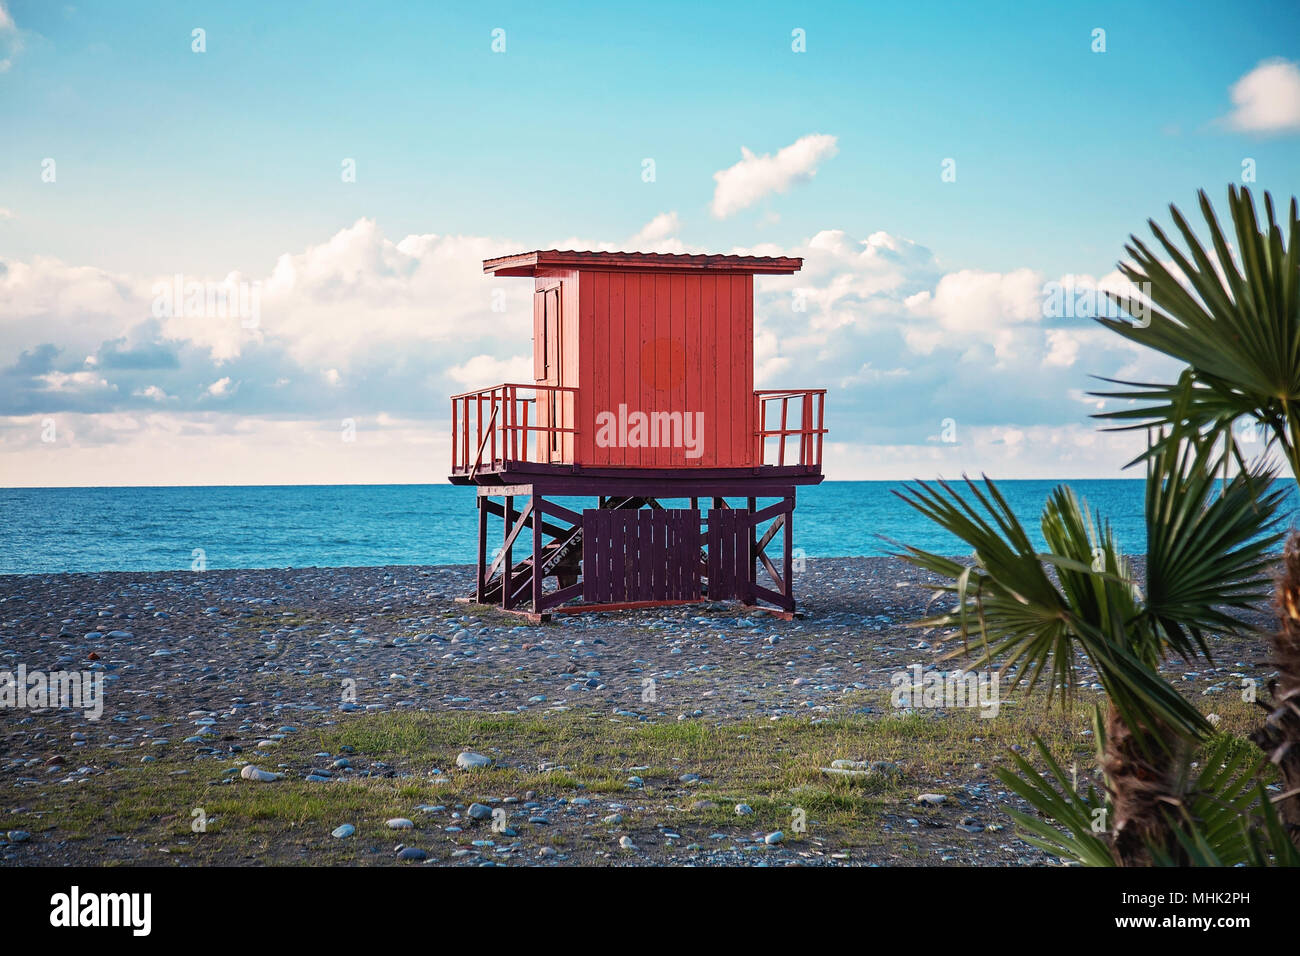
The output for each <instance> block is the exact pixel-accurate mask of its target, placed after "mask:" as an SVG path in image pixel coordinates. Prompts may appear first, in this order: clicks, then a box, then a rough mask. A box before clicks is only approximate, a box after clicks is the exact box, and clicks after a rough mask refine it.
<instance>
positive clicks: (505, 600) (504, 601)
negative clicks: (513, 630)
mask: <svg viewBox="0 0 1300 956" xmlns="http://www.w3.org/2000/svg"><path fill="white" fill-rule="evenodd" d="M505 497H506V510H505V521H504V522H503V523H502V525H501V534H502V538H501V550H502V551H503V552H504V555H503V558H504V560H503V561H502V563H501V608H502V610H505V611H508V610H510V604H511V601H510V590H511V589H510V578H511V571H510V569H511V568H513V567H514V566H515V565H514V562H513V561H511V560H510V553H511V551H513V550H514V549H513V545H514V540H515V539H514V538H513V537H512V536H511V534H510V531H511V530H512V526H513V525H514V523H515V499H514V496H513V495H506V496H505Z"/></svg>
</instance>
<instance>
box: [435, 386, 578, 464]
mask: <svg viewBox="0 0 1300 956" xmlns="http://www.w3.org/2000/svg"><path fill="white" fill-rule="evenodd" d="M576 392H577V389H576V388H570V387H568V386H563V385H513V384H506V385H494V386H492V387H491V388H484V389H480V390H479V391H477V392H465V393H463V394H461V395H453V396H452V397H451V473H452V474H453V475H469V476H471V477H473V476H474V475H476V474H478V473H479V472H480V471H496V470H499V469H500V468H501V467H502V466H503V465H505V464H507V463H509V462H519V461H530V462H566V461H570V460H571V459H572V456H573V438H572V437H571V436H573V435H576V434H577V430H576V429H575V428H574V427H573V409H574V405H575V404H576V401H575V393H576ZM539 403H540V405H539ZM530 406H537V407H534V408H532V411H531V413H530Z"/></svg>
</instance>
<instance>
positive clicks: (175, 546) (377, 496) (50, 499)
mask: <svg viewBox="0 0 1300 956" xmlns="http://www.w3.org/2000/svg"><path fill="white" fill-rule="evenodd" d="M1062 483H1064V484H1068V485H1070V486H1071V487H1072V488H1073V489H1074V490H1075V492H1076V493H1077V494H1078V495H1079V496H1081V497H1082V498H1083V499H1084V500H1085V501H1086V502H1087V503H1088V506H1089V507H1090V509H1092V511H1093V512H1094V513H1097V514H1100V515H1102V516H1103V517H1105V518H1106V519H1107V520H1109V521H1110V523H1111V525H1112V527H1113V528H1114V530H1115V532H1116V534H1117V535H1118V537H1119V541H1120V545H1121V547H1122V548H1123V549H1124V551H1126V552H1128V553H1130V554H1139V553H1141V552H1142V551H1144V550H1145V548H1146V538H1145V534H1144V529H1143V521H1142V509H1143V485H1144V482H1143V481H1142V480H1141V479H1109V480H1077V481H1067V482H1058V481H1003V482H999V483H998V488H999V489H1000V490H1001V491H1002V493H1003V495H1004V496H1005V497H1006V498H1007V500H1008V503H1009V504H1010V505H1011V507H1012V509H1013V510H1014V511H1015V513H1016V515H1017V516H1018V517H1019V518H1020V520H1021V522H1022V523H1023V524H1024V525H1025V527H1026V529H1027V530H1028V531H1029V533H1030V535H1031V536H1032V538H1033V539H1034V541H1035V542H1036V544H1037V546H1038V547H1043V546H1044V545H1043V541H1042V538H1041V535H1040V533H1039V518H1040V516H1041V514H1042V508H1043V504H1044V502H1045V500H1046V499H1047V496H1048V494H1049V493H1050V492H1051V491H1052V489H1053V488H1055V487H1057V486H1058V485H1059V484H1062ZM903 487H904V486H903V484H901V483H898V482H888V481H827V482H824V483H823V484H821V485H818V486H816V487H811V488H801V489H799V494H798V505H797V508H796V511H795V521H794V543H795V547H796V548H797V549H800V550H801V551H802V552H803V555H804V556H806V557H809V558H832V557H858V556H868V555H883V554H890V553H892V552H893V551H894V550H895V548H896V546H897V545H902V544H908V545H913V546H915V547H919V548H923V549H925V550H928V551H935V552H938V553H940V554H953V555H956V554H962V553H964V552H965V551H966V549H965V547H964V546H963V545H962V544H961V542H959V541H957V540H956V539H955V538H953V537H952V536H951V535H949V534H948V533H947V532H945V531H943V530H942V529H941V528H939V527H938V526H937V525H935V524H934V523H932V522H931V521H929V520H928V519H927V518H925V517H923V516H922V515H920V514H918V513H917V512H916V511H915V510H914V509H912V508H911V507H910V506H909V505H907V504H906V503H905V502H904V501H902V500H901V499H900V498H899V497H898V496H897V494H896V492H897V491H899V490H901V489H902V488H903ZM562 503H563V504H564V505H565V506H566V507H570V508H575V506H588V507H594V505H595V502H594V501H583V500H581V499H571V500H567V501H564V502H562ZM665 504H667V505H668V506H670V507H671V506H674V505H677V506H681V505H682V504H683V503H682V502H665ZM733 504H741V505H743V502H740V501H733ZM1293 514H1294V512H1293ZM0 515H2V516H3V520H2V521H0V574H33V573H49V572H89V571H174V570H195V569H213V570H215V569H220V568H286V567H368V566H380V565H438V564H469V563H472V562H473V560H474V544H475V533H476V519H475V508H474V491H473V490H472V489H470V488H463V487H455V486H452V485H292V486H256V487H236V486H223V487H193V488H185V487H165V488H4V489H0ZM1292 523H1294V519H1293V520H1292ZM492 535H493V542H492V543H493V546H495V545H496V544H497V541H498V539H499V535H500V525H499V523H496V522H495V519H494V524H493V526H492ZM528 538H529V535H521V536H520V542H519V544H518V545H517V546H516V549H515V553H516V555H520V556H521V555H523V554H526V553H527V550H528V544H527V539H528ZM779 541H780V535H778V536H777V538H776V540H775V541H774V542H773V546H772V547H771V548H770V549H769V550H770V551H771V552H772V553H779V551H780V547H779Z"/></svg>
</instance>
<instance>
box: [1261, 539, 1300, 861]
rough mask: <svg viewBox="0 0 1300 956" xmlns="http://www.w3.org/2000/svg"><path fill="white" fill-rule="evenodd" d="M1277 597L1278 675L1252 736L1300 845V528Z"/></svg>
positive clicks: (1275, 643)
mask: <svg viewBox="0 0 1300 956" xmlns="http://www.w3.org/2000/svg"><path fill="white" fill-rule="evenodd" d="M1276 599H1277V611H1278V617H1279V622H1278V629H1277V631H1275V632H1274V633H1273V635H1272V638H1271V643H1272V645H1273V646H1272V652H1273V653H1272V657H1273V665H1274V666H1275V667H1276V668H1277V679H1276V680H1274V681H1271V682H1270V683H1269V694H1270V696H1271V698H1272V699H1271V701H1270V705H1271V709H1270V710H1269V715H1268V718H1267V720H1266V721H1265V723H1264V726H1262V727H1260V728H1259V729H1258V730H1256V731H1255V732H1254V733H1252V734H1251V735H1250V739H1251V740H1252V741H1254V742H1255V744H1256V745H1257V746H1259V748H1260V749H1261V750H1263V751H1264V753H1266V754H1267V755H1268V759H1269V760H1271V761H1272V762H1273V763H1274V764H1276V765H1277V768H1278V770H1279V771H1280V772H1281V774H1282V787H1283V792H1284V794H1286V796H1284V797H1283V798H1282V799H1281V800H1279V801H1278V803H1277V811H1278V816H1279V817H1280V818H1281V820H1282V823H1283V824H1284V825H1286V826H1287V828H1288V829H1289V831H1290V834H1291V840H1292V842H1293V843H1295V844H1296V846H1297V847H1300V532H1298V533H1296V534H1293V535H1291V538H1290V540H1289V541H1287V543H1286V551H1285V552H1284V554H1283V556H1282V573H1281V576H1280V577H1279V578H1278V582H1277V593H1276ZM1266 709H1267V708H1266Z"/></svg>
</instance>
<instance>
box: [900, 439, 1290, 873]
mask: <svg viewBox="0 0 1300 956" xmlns="http://www.w3.org/2000/svg"><path fill="white" fill-rule="evenodd" d="M1218 447H1219V446H1218V444H1217V443H1215V442H1214V441H1212V440H1208V439H1205V438H1202V437H1200V436H1197V435H1184V436H1182V439H1181V440H1180V441H1178V442H1176V443H1170V442H1168V441H1165V442H1162V443H1161V444H1160V445H1159V446H1158V447H1156V448H1154V449H1153V452H1152V454H1151V455H1150V456H1149V458H1148V461H1147V483H1146V502H1145V512H1146V527H1147V552H1146V575H1145V580H1144V586H1142V587H1140V588H1139V587H1138V585H1137V580H1136V576H1135V574H1134V572H1133V569H1132V568H1131V567H1130V565H1129V563H1128V561H1127V560H1126V559H1125V558H1124V556H1123V553H1122V552H1121V550H1120V547H1119V544H1118V542H1117V541H1116V539H1115V536H1114V535H1113V533H1112V532H1111V529H1110V527H1109V525H1108V524H1106V523H1105V522H1098V521H1097V520H1095V519H1094V518H1093V516H1092V514H1091V513H1090V512H1089V510H1088V509H1087V507H1086V505H1084V504H1082V503H1081V502H1080V501H1079V499H1078V498H1076V496H1075V495H1074V493H1073V492H1072V491H1071V490H1070V489H1069V488H1068V487H1066V486H1062V487H1060V488H1057V489H1056V490H1055V491H1054V492H1053V493H1052V495H1051V496H1050V497H1049V499H1048V501H1047V503H1046V505H1045V506H1044V509H1043V514H1042V522H1041V528H1042V535H1043V538H1044V540H1045V541H1046V543H1047V551H1046V552H1042V553H1040V552H1039V551H1037V550H1036V549H1035V548H1034V546H1033V544H1032V542H1031V541H1030V538H1029V536H1028V534H1027V533H1026V532H1025V530H1024V528H1023V527H1022V526H1021V524H1020V522H1019V520H1018V519H1017V518H1016V516H1015V515H1014V514H1013V513H1012V511H1011V508H1010V507H1009V506H1008V504H1007V502H1006V500H1005V499H1004V498H1003V496H1002V495H1001V493H1000V492H999V491H998V489H997V486H996V485H995V484H994V483H993V482H992V481H990V480H988V479H987V478H985V480H984V487H983V489H981V487H980V486H979V485H978V484H976V483H975V482H973V481H969V480H967V482H966V484H967V490H968V491H969V494H970V498H971V499H972V500H967V498H966V497H964V496H963V494H962V493H961V491H960V490H959V489H958V488H955V487H953V486H951V485H949V484H947V483H945V482H942V481H941V482H938V483H937V484H934V485H931V484H927V483H925V482H917V483H915V484H912V485H909V486H907V487H906V488H905V490H904V491H902V492H899V496H900V497H901V498H902V499H903V500H904V501H906V502H907V503H908V504H909V505H911V506H912V507H914V508H916V509H917V510H918V511H919V512H921V513H922V514H924V515H925V516H926V517H928V518H930V519H931V520H933V521H935V522H936V523H937V524H939V525H940V526H941V527H943V528H945V529H946V530H947V531H949V532H951V533H952V534H954V535H955V536H956V537H958V538H959V539H961V540H962V541H963V542H964V543H965V544H966V545H967V546H968V547H970V548H971V549H972V551H973V557H972V559H971V561H970V563H963V562H961V561H957V560H954V559H952V558H948V557H944V556H942V555H938V554H934V553H931V552H927V551H923V550H921V549H919V548H915V547H910V546H903V547H902V550H900V551H899V552H898V556H899V557H902V558H903V559H904V560H906V561H908V562H909V563H911V564H913V565H915V566H917V567H920V568H923V569H925V570H927V571H931V572H933V573H935V574H937V575H939V577H940V578H941V579H942V582H941V583H938V584H935V585H933V589H934V591H935V594H936V597H941V598H943V599H945V600H947V601H951V602H955V603H953V604H952V606H951V607H950V608H949V609H947V610H944V611H942V612H940V613H939V614H937V615H935V616H933V617H930V618H928V619H927V620H924V621H920V622H918V625H919V626H929V627H945V628H956V631H957V633H959V634H960V636H961V638H962V643H963V646H962V647H961V648H957V649H956V650H954V651H952V652H951V653H950V654H949V655H948V656H949V657H952V656H955V655H958V654H963V653H967V652H968V651H969V650H970V647H969V645H970V639H971V637H972V635H976V634H977V635H978V637H979V639H980V647H979V650H978V651H977V655H976V660H975V662H974V665H973V666H977V667H978V666H984V665H991V664H993V663H998V664H999V665H1000V668H999V673H1000V674H1001V673H1003V672H1005V671H1008V670H1011V669H1014V670H1015V679H1014V681H1013V688H1014V686H1016V685H1018V684H1019V683H1020V682H1021V681H1022V680H1024V681H1027V684H1028V688H1029V689H1032V688H1033V687H1034V686H1035V685H1036V684H1037V683H1038V682H1039V680H1040V679H1041V678H1043V677H1044V675H1046V676H1047V679H1048V681H1049V684H1048V696H1049V699H1050V698H1051V697H1052V696H1053V695H1054V694H1055V692H1056V690H1057V688H1059V689H1060V690H1061V692H1062V695H1063V696H1064V697H1065V698H1066V699H1069V698H1071V697H1072V696H1073V694H1074V692H1075V690H1076V689H1077V687H1078V686H1079V683H1080V676H1079V673H1078V669H1077V663H1078V662H1077V658H1078V656H1079V654H1080V653H1081V654H1082V656H1083V657H1085V658H1086V659H1087V660H1088V662H1089V663H1090V664H1091V665H1092V667H1093V669H1094V670H1095V671H1096V674H1097V680H1098V681H1099V682H1100V683H1101V685H1102V687H1103V688H1104V690H1105V692H1106V695H1107V698H1108V704H1107V708H1106V712H1105V716H1104V720H1099V721H1098V726H1097V730H1098V732H1099V734H1098V736H1099V738H1100V741H1101V754H1100V757H1101V761H1102V769H1103V770H1104V773H1105V776H1106V780H1107V785H1108V789H1109V791H1110V810H1109V813H1110V817H1111V819H1110V820H1109V828H1108V829H1109V830H1110V832H1111V833H1112V834H1113V837H1112V839H1111V841H1110V844H1109V846H1108V847H1106V846H1105V845H1103V844H1102V843H1100V842H1098V843H1097V845H1094V846H1093V847H1092V848H1091V853H1092V857H1091V858H1096V857H1097V855H1098V854H1099V853H1100V854H1102V855H1104V854H1105V852H1109V853H1110V854H1111V855H1112V856H1113V859H1114V860H1115V862H1117V863H1119V864H1121V865H1137V864H1145V863H1151V862H1155V861H1157V860H1158V859H1162V858H1169V859H1175V860H1176V859H1182V858H1184V857H1185V855H1186V852H1187V851H1186V849H1185V847H1184V843H1185V841H1187V840H1188V839H1189V836H1188V835H1189V834H1191V833H1195V832H1197V831H1196V826H1197V825H1198V818H1197V817H1195V816H1192V817H1189V818H1188V820H1187V825H1182V824H1180V821H1179V817H1178V815H1177V814H1176V813H1174V812H1173V810H1174V808H1178V809H1179V810H1180V811H1182V812H1188V813H1190V812H1193V811H1194V810H1195V801H1194V800H1193V799H1192V798H1191V796H1190V793H1191V791H1190V790H1189V783H1188V776H1187V772H1186V771H1187V767H1188V765H1189V760H1190V757H1189V754H1190V753H1191V752H1192V750H1193V749H1194V748H1195V747H1196V746H1197V745H1198V744H1199V743H1201V742H1203V741H1204V740H1206V739H1207V738H1208V737H1209V736H1210V734H1211V733H1212V729H1211V727H1210V726H1209V724H1207V722H1206V720H1205V718H1204V717H1203V716H1202V715H1201V713H1200V712H1199V711H1198V710H1197V709H1196V708H1195V707H1193V706H1192V705H1191V704H1190V703H1188V702H1187V701H1186V700H1185V699H1184V698H1183V697H1182V696H1181V695H1179V694H1178V692H1177V691H1175V690H1174V689H1173V687H1171V686H1170V685H1169V684H1168V683H1167V682H1166V681H1164V680H1163V679H1162V678H1161V677H1160V676H1159V674H1157V673H1156V668H1157V666H1158V665H1159V664H1160V662H1161V661H1162V660H1164V659H1165V658H1166V657H1168V656H1169V655H1170V654H1174V655H1178V656H1180V657H1182V658H1184V659H1191V658H1192V657H1194V656H1195V655H1197V654H1200V655H1203V656H1205V657H1207V658H1208V657H1209V656H1210V649H1209V646H1208V645H1207V642H1206V637H1207V635H1208V634H1210V633H1228V632H1231V633H1246V632H1248V631H1249V628H1248V626H1247V625H1246V624H1245V623H1244V622H1243V621H1242V620H1241V619H1240V618H1239V617H1238V616H1237V614H1236V612H1239V611H1242V610H1245V609H1247V608H1250V607H1252V606H1253V605H1255V604H1256V603H1257V602H1258V601H1260V600H1261V599H1263V598H1264V597H1266V596H1267V593H1268V588H1267V579H1266V577H1265V572H1266V571H1267V568H1268V567H1269V564H1270V562H1271V557H1270V553H1271V549H1272V548H1273V547H1274V546H1275V545H1276V544H1277V543H1278V541H1279V540H1280V538H1281V536H1280V535H1277V534H1271V535H1270V534H1268V533H1266V532H1267V531H1268V530H1269V528H1270V527H1271V524H1272V522H1273V520H1274V515H1275V512H1276V510H1277V507H1278V505H1279V504H1280V502H1281V499H1282V497H1283V493H1282V492H1280V491H1277V490H1266V489H1267V486H1268V484H1269V483H1270V482H1271V480H1272V478H1273V472H1272V471H1271V470H1270V469H1269V468H1267V467H1266V466H1265V465H1263V464H1262V463H1260V464H1257V465H1255V466H1253V467H1251V468H1248V469H1246V470H1244V471H1240V472H1238V473H1237V474H1236V475H1235V477H1233V478H1231V479H1230V480H1227V481H1226V482H1225V483H1224V485H1223V486H1222V488H1220V487H1219V482H1218V480H1217V478H1216V473H1217V472H1218V470H1219V469H1221V468H1222V467H1223V466H1224V465H1225V463H1226V456H1227V455H1228V452H1227V451H1226V450H1216V449H1218ZM1262 489H1265V490H1262ZM1043 753H1044V755H1045V756H1047V757H1048V759H1049V760H1050V755H1047V754H1046V750H1045V749H1044V750H1043ZM1026 769H1028V765H1027V764H1025V765H1024V767H1022V771H1023V770H1026ZM1039 781H1040V782H1042V778H1039ZM1027 786H1029V788H1030V789H1031V790H1037V791H1040V794H1039V795H1040V796H1041V795H1042V793H1041V791H1042V790H1043V787H1045V786H1046V784H1045V782H1044V783H1043V784H1042V786H1038V785H1037V784H1035V783H1034V782H1033V780H1032V779H1030V784H1028V785H1027ZM1067 802H1069V801H1067ZM1036 805H1038V806H1039V807H1040V809H1044V811H1045V812H1048V813H1049V814H1051V815H1052V816H1054V817H1055V818H1057V819H1058V821H1059V822H1062V823H1066V824H1067V825H1068V821H1067V820H1066V819H1062V816H1061V813H1060V812H1057V811H1060V808H1059V807H1056V808H1052V807H1047V806H1044V805H1043V804H1041V803H1036ZM1081 805H1082V803H1081V802H1080V801H1079V800H1075V801H1074V802H1073V806H1074V807H1075V809H1076V810H1077V809H1078V807H1079V806H1081ZM1076 822H1077V821H1076ZM1234 825H1235V824H1234ZM1071 829H1072V830H1076V831H1077V827H1072V828H1071ZM1075 836H1076V837H1078V836H1079V834H1078V833H1077V832H1076V833H1075ZM1085 836H1086V835H1085Z"/></svg>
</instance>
